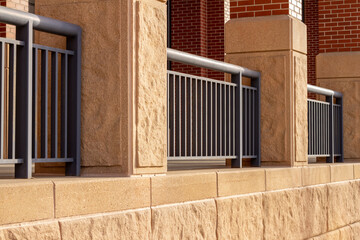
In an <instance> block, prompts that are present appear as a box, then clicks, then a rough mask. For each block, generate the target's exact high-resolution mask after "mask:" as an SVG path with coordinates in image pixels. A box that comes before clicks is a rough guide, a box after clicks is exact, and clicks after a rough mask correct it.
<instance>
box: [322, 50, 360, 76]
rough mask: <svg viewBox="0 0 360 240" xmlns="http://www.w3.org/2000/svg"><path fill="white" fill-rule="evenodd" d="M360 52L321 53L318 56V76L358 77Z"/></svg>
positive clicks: (359, 72)
mask: <svg viewBox="0 0 360 240" xmlns="http://www.w3.org/2000/svg"><path fill="white" fill-rule="evenodd" d="M359 60H360V52H356V51H355V52H336V53H335V52H334V53H320V54H319V55H317V56H316V77H317V78H358V77H360V69H359V66H358V64H357V63H358V62H359Z"/></svg>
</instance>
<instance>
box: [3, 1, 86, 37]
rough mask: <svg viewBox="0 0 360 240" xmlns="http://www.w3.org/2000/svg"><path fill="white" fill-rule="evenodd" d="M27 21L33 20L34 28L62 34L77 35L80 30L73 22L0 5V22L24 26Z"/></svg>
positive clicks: (79, 33)
mask: <svg viewBox="0 0 360 240" xmlns="http://www.w3.org/2000/svg"><path fill="white" fill-rule="evenodd" d="M29 21H31V22H33V28H34V29H35V30H39V31H43V32H48V33H53V34H58V35H63V36H79V35H81V32H82V30H81V27H80V26H78V25H75V24H71V23H67V22H63V21H59V20H56V19H52V18H47V17H43V16H38V15H35V14H32V13H26V12H22V11H18V10H15V9H11V8H7V7H0V22H3V23H7V24H12V25H16V26H24V25H26V24H27V23H28V22H29Z"/></svg>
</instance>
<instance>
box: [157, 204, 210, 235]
mask: <svg viewBox="0 0 360 240" xmlns="http://www.w3.org/2000/svg"><path fill="white" fill-rule="evenodd" d="M152 239H159V240H160V239H216V206H215V201H214V200H207V201H198V202H190V203H185V204H176V205H166V206H160V207H153V208H152Z"/></svg>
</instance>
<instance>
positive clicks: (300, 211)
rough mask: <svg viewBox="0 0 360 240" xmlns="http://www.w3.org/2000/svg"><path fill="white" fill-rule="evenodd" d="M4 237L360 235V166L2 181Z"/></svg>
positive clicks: (0, 231)
mask: <svg viewBox="0 0 360 240" xmlns="http://www.w3.org/2000/svg"><path fill="white" fill-rule="evenodd" d="M0 211H1V215H0V239H6V240H7V239H39V240H41V239H59V240H60V239H62V240H67V239H84V240H85V239H86V240H88V239H265V240H278V239H346V240H347V239H354V240H355V239H358V237H359V236H360V227H359V226H360V164H331V165H330V164H322V165H320V164H316V165H312V166H305V167H293V168H261V169H243V170H235V169H227V170H219V171H217V172H215V171H209V172H197V173H196V174H195V173H192V172H186V173H179V172H178V173H176V174H170V175H168V176H153V177H133V178H67V179H61V178H54V179H47V178H44V179H38V180H32V181H25V180H21V181H14V180H2V181H0Z"/></svg>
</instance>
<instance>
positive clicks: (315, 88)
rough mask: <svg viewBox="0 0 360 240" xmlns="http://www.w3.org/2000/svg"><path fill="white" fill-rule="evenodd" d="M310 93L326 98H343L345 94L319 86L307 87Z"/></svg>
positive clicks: (309, 85)
mask: <svg viewBox="0 0 360 240" xmlns="http://www.w3.org/2000/svg"><path fill="white" fill-rule="evenodd" d="M307 90H308V92H311V93H316V94H320V95H324V96H334V97H335V98H342V97H343V94H342V93H341V92H337V91H333V90H330V89H327V88H322V87H318V86H314V85H311V84H308V85H307Z"/></svg>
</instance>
